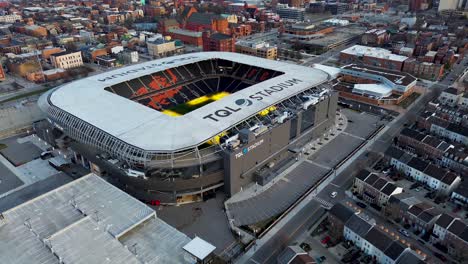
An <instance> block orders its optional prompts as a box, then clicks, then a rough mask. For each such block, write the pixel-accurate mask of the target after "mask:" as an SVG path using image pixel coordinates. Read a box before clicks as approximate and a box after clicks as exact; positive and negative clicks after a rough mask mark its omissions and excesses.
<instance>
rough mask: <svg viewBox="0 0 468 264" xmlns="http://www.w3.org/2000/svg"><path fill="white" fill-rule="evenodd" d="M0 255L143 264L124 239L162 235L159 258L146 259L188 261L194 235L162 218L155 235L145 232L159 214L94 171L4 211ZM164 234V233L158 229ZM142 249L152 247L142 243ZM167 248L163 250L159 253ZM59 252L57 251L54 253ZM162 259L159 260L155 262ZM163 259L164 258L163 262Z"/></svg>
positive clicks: (15, 259) (12, 259)
mask: <svg viewBox="0 0 468 264" xmlns="http://www.w3.org/2000/svg"><path fill="white" fill-rule="evenodd" d="M2 215H3V219H0V241H2V243H0V255H1V256H2V261H4V262H5V263H10V264H19V263H31V262H33V261H34V262H37V263H43V264H47V263H59V258H60V259H62V261H64V262H65V263H87V264H89V263H96V264H101V263H122V264H123V263H125V264H126V263H142V262H143V261H142V260H141V257H142V256H140V255H138V254H137V255H135V254H132V251H129V249H128V248H131V247H132V244H130V245H128V244H126V243H125V241H121V240H120V239H119V238H120V237H121V236H123V235H126V236H127V237H137V236H145V235H148V236H153V237H154V236H157V235H160V234H162V233H161V232H160V231H163V230H170V231H171V232H170V233H169V234H166V236H165V239H160V240H157V241H153V242H154V245H153V246H152V247H150V249H148V248H146V250H155V252H159V255H158V256H154V257H153V258H149V259H147V260H148V261H147V263H173V262H171V261H172V259H179V260H180V261H178V263H186V262H187V261H184V260H185V259H186V258H185V256H186V253H185V252H183V250H182V247H183V245H185V244H186V243H188V242H189V241H190V239H189V238H188V237H187V236H185V235H183V234H182V233H180V232H179V231H177V230H175V229H173V228H172V227H170V226H169V225H167V224H166V223H164V222H162V221H160V222H158V223H157V224H158V226H162V227H158V228H154V230H153V232H152V233H154V234H143V233H145V231H144V230H141V229H137V228H138V227H140V226H141V225H144V224H146V225H154V226H156V225H155V221H156V220H157V218H156V213H155V211H153V210H152V209H151V208H150V207H148V206H146V205H145V204H143V203H141V202H140V201H138V200H136V199H135V198H133V197H131V196H129V195H128V194H126V193H125V192H123V191H121V190H119V189H118V188H116V187H114V186H113V185H111V184H109V183H107V182H106V181H105V180H103V179H101V178H100V177H98V176H96V175H94V174H88V175H86V176H83V177H82V178H80V179H78V180H75V181H73V182H70V183H68V184H66V185H63V186H61V187H59V188H57V189H55V190H52V191H50V192H48V193H45V194H43V195H41V196H39V197H37V198H34V199H32V200H30V201H28V202H25V203H23V204H21V205H18V206H16V207H14V208H12V209H9V210H7V211H5V212H3V213H2ZM158 232H159V233H158ZM139 247H140V248H139V249H140V250H144V249H145V247H148V245H147V244H144V243H141V244H140V245H139ZM158 248H164V251H157V249H158ZM53 252H55V253H53ZM155 260H157V261H155ZM158 261H160V262H158Z"/></svg>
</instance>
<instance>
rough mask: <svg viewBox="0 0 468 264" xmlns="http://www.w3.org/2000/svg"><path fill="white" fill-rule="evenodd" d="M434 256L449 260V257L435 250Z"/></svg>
mask: <svg viewBox="0 0 468 264" xmlns="http://www.w3.org/2000/svg"><path fill="white" fill-rule="evenodd" d="M434 256H436V258H438V259H440V260H442V261H447V258H446V257H445V256H444V255H442V254H440V253H437V252H434Z"/></svg>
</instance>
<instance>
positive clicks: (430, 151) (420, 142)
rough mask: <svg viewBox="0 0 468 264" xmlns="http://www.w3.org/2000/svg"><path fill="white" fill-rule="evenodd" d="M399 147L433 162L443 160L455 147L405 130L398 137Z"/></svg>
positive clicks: (428, 136)
mask: <svg viewBox="0 0 468 264" xmlns="http://www.w3.org/2000/svg"><path fill="white" fill-rule="evenodd" d="M398 145H399V146H400V147H403V148H405V149H407V150H410V151H411V152H413V153H415V154H417V155H421V156H424V157H426V158H429V159H432V160H441V159H442V156H443V155H444V153H445V152H446V151H447V150H448V149H450V148H453V145H450V144H448V143H447V142H445V141H443V140H440V139H438V138H435V137H433V136H431V135H426V134H424V133H421V132H419V131H417V130H414V129H410V128H404V129H403V130H402V131H401V132H400V135H399V136H398Z"/></svg>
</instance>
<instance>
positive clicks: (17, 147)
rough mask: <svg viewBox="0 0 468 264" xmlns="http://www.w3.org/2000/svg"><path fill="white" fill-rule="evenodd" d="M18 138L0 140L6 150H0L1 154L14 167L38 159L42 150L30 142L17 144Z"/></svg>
mask: <svg viewBox="0 0 468 264" xmlns="http://www.w3.org/2000/svg"><path fill="white" fill-rule="evenodd" d="M18 138H20V137H11V138H6V139H2V140H0V144H5V145H6V148H4V149H2V150H0V154H2V155H3V156H4V157H5V158H6V159H7V160H8V161H10V163H12V164H13V165H14V166H19V165H22V164H25V163H27V162H29V161H32V160H34V159H37V158H39V157H40V155H41V152H42V150H41V149H40V148H38V147H37V146H36V145H34V144H33V143H31V142H24V143H22V144H20V143H18Z"/></svg>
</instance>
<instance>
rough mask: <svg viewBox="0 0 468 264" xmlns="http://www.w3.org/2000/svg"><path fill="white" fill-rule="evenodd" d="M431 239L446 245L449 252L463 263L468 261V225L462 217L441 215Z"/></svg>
mask: <svg viewBox="0 0 468 264" xmlns="http://www.w3.org/2000/svg"><path fill="white" fill-rule="evenodd" d="M431 241H432V242H433V243H440V244H442V245H444V246H446V247H447V249H448V253H449V254H450V255H451V256H452V257H453V258H455V259H456V260H458V261H460V262H461V263H465V262H466V261H468V225H467V224H466V223H465V222H464V221H462V220H461V219H459V218H455V217H453V216H451V215H448V214H443V215H441V216H440V217H439V219H438V220H437V221H436V222H435V224H434V230H433V232H432V236H431Z"/></svg>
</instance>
